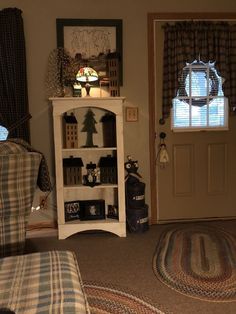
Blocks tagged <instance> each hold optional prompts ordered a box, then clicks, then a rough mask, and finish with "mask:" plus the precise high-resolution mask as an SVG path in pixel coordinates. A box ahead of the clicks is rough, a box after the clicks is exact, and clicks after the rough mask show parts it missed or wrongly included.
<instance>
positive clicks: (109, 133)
mask: <svg viewBox="0 0 236 314" xmlns="http://www.w3.org/2000/svg"><path fill="white" fill-rule="evenodd" d="M100 122H102V131H103V146H104V147H116V116H115V115H114V114H113V113H112V112H106V113H105V114H104V115H103V116H102V117H101V119H100Z"/></svg>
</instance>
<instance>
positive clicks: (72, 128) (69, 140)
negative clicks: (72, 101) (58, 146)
mask: <svg viewBox="0 0 236 314" xmlns="http://www.w3.org/2000/svg"><path fill="white" fill-rule="evenodd" d="M63 122H64V128H63V129H64V146H65V148H77V147H78V123H77V119H76V117H75V115H74V114H73V112H72V113H71V114H70V115H68V114H67V113H65V114H64V117H63Z"/></svg>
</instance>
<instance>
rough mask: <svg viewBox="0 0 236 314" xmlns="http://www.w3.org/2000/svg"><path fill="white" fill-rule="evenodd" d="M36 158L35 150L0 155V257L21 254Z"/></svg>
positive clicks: (33, 184)
mask: <svg viewBox="0 0 236 314" xmlns="http://www.w3.org/2000/svg"><path fill="white" fill-rule="evenodd" d="M0 147H1V145H0ZM40 161H41V155H40V154H38V153H22V154H8V155H3V154H2V155H1V154H0V257H3V256H7V255H14V254H20V253H23V248H24V242H25V234H26V224H27V219H28V216H29V214H30V211H31V206H32V202H33V197H34V192H35V189H36V181H37V176H38V170H39V164H40Z"/></svg>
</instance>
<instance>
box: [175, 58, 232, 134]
mask: <svg viewBox="0 0 236 314" xmlns="http://www.w3.org/2000/svg"><path fill="white" fill-rule="evenodd" d="M222 84H223V80H222V78H221V77H220V76H219V75H218V73H217V71H216V69H215V67H214V63H210V62H209V63H203V62H202V61H194V62H193V63H191V64H186V66H185V67H184V69H183V71H182V74H181V77H180V79H179V89H178V92H177V96H176V97H175V98H174V99H173V104H172V105H173V106H172V112H171V127H172V130H173V131H201V130H227V129H228V100H227V98H226V97H224V93H223V90H222Z"/></svg>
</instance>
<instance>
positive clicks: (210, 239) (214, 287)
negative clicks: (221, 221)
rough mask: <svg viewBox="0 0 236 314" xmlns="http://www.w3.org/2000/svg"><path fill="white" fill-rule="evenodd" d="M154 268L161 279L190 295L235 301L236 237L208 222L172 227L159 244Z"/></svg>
mask: <svg viewBox="0 0 236 314" xmlns="http://www.w3.org/2000/svg"><path fill="white" fill-rule="evenodd" d="M153 270H154V273H155V275H156V276H157V278H158V279H159V280H160V281H162V282H163V283H164V284H166V285H167V286H169V287H170V288H172V289H174V290H176V291H178V292H180V293H182V294H185V295H187V296H190V297H194V298H198V299H202V300H207V301H216V302H229V301H236V237H235V236H233V235H231V234H230V233H228V232H226V231H224V230H223V229H220V228H216V227H214V228H213V227H209V226H206V225H198V224H195V225H190V226H183V227H176V228H175V227H173V228H169V229H168V230H166V231H164V232H163V234H162V235H161V238H160V241H159V243H158V245H157V248H156V251H155V254H154V258H153Z"/></svg>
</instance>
